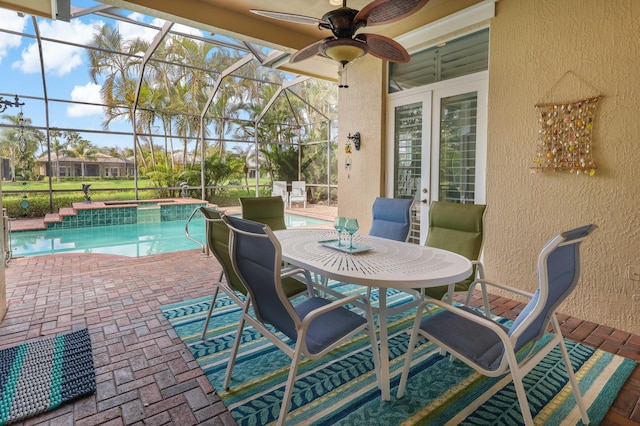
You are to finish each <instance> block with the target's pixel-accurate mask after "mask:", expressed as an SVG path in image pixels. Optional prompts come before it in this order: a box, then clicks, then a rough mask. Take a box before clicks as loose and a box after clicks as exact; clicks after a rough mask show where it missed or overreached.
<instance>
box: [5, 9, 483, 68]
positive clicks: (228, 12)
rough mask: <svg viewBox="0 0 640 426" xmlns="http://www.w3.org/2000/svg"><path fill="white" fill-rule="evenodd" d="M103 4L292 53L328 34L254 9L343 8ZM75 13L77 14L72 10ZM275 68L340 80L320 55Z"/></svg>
mask: <svg viewBox="0 0 640 426" xmlns="http://www.w3.org/2000/svg"><path fill="white" fill-rule="evenodd" d="M370 1H371V0H350V1H348V2H347V6H348V7H350V8H352V9H358V10H360V9H362V8H363V7H364V6H365V5H367V4H368V3H370ZM482 1H483V0H456V1H451V0H430V1H429V3H427V5H426V6H425V7H424V8H422V9H421V10H420V11H419V12H417V13H416V14H414V15H412V16H410V17H408V18H405V19H403V20H400V21H398V22H394V23H392V24H387V25H380V26H376V27H371V28H367V32H369V33H376V34H382V35H385V36H387V37H391V38H395V37H398V36H399V35H402V34H405V33H407V32H409V31H411V30H414V29H416V28H419V27H421V26H424V25H426V24H428V23H431V22H434V21H437V20H439V19H441V18H444V17H446V16H449V15H451V14H454V13H456V12H458V11H460V10H463V9H465V8H467V7H469V6H472V5H474V4H476V3H481V2H482ZM65 2H68V0H52V1H42V0H0V7H4V8H8V9H13V10H18V11H22V12H25V13H30V14H35V15H39V16H45V17H49V18H51V17H52V4H57V5H58V8H59V9H64V7H65V6H64V4H63V3H65ZM104 3H105V4H109V5H113V6H117V7H121V8H124V9H128V10H132V11H138V12H142V13H145V14H148V15H152V16H157V17H160V18H163V19H166V20H169V21H173V22H178V23H181V24H185V25H189V26H192V27H195V28H200V29H203V30H207V31H210V32H212V33H218V34H223V35H227V36H230V37H234V38H238V39H242V40H245V41H249V42H255V43H258V44H262V45H266V46H270V47H273V48H276V49H278V50H281V51H283V52H287V53H289V54H291V53H294V52H295V51H297V50H298V49H301V48H303V47H305V46H307V45H309V44H311V43H313V42H315V41H318V40H320V39H322V38H325V37H328V36H329V35H330V33H329V32H328V31H326V30H320V29H318V28H317V27H316V26H315V25H304V24H296V23H290V22H285V21H280V20H273V19H268V18H265V17H262V16H258V15H255V14H253V13H251V12H250V11H249V10H250V9H265V10H273V11H278V12H287V13H294V14H298V15H306V16H312V17H316V18H321V17H322V15H324V14H325V13H327V12H328V11H330V10H334V9H336V8H338V7H339V6H334V5H332V4H330V3H329V0H313V1H310V0H282V1H271V2H267V1H264V0H233V1H229V0H181V1H175V0H104ZM67 7H68V6H67ZM71 9H72V10H71V14H72V15H73V8H71ZM272 66H273V67H274V68H278V69H280V70H283V71H288V72H292V73H294V74H304V75H308V76H311V77H318V78H324V79H328V80H337V77H338V76H337V70H338V66H337V65H336V63H335V62H332V61H331V60H329V59H326V58H321V57H319V56H316V57H314V58H312V59H310V60H307V61H301V62H299V63H296V64H290V63H289V62H288V57H286V56H285V57H283V58H281V60H279V61H277V62H276V63H274V64H273V65H272Z"/></svg>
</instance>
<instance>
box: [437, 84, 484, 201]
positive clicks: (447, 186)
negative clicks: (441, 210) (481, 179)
mask: <svg viewBox="0 0 640 426" xmlns="http://www.w3.org/2000/svg"><path fill="white" fill-rule="evenodd" d="M477 106H478V96H477V93H476V92H472V93H465V94H462V95H456V96H450V97H447V98H442V99H441V104H440V111H441V113H440V162H439V164H440V170H439V172H440V176H439V177H440V179H439V181H440V186H439V197H438V199H439V200H444V201H454V202H459V203H469V204H473V203H474V201H475V174H476V118H477Z"/></svg>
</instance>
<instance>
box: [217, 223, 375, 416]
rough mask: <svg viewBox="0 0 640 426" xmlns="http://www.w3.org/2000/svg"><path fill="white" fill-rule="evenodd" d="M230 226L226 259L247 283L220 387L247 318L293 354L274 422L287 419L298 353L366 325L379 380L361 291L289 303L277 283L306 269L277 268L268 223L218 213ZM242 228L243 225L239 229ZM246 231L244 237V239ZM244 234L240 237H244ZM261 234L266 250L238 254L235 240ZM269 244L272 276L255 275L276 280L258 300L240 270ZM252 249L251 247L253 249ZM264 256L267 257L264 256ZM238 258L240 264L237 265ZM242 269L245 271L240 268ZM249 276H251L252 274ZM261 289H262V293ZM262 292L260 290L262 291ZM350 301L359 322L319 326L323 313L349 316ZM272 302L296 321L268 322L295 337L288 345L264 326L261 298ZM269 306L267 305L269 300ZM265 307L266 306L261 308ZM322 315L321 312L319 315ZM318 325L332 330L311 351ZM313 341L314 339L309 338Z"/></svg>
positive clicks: (334, 342) (326, 347)
mask: <svg viewBox="0 0 640 426" xmlns="http://www.w3.org/2000/svg"><path fill="white" fill-rule="evenodd" d="M222 219H223V220H224V221H225V223H226V224H227V226H228V227H229V229H230V231H231V239H230V244H231V253H232V256H231V259H232V263H233V265H234V269H235V270H236V273H237V274H238V276H239V277H240V278H241V279H242V281H243V282H244V284H245V287H246V288H247V302H246V303H245V305H244V308H243V312H242V317H241V319H240V324H239V326H238V332H237V335H236V337H235V341H234V344H233V348H232V350H231V354H230V357H229V363H228V366H227V372H226V376H225V380H224V388H225V389H227V390H228V389H229V383H230V381H231V376H232V372H233V366H234V364H235V360H236V357H237V354H238V349H239V346H240V339H241V336H242V331H243V329H244V325H245V322H246V323H249V324H250V325H251V326H253V327H254V328H255V329H256V330H258V331H259V332H260V333H261V334H262V335H264V336H265V337H266V338H267V339H269V340H270V341H271V342H272V343H273V344H274V345H275V346H276V347H278V348H279V349H280V350H282V351H283V352H284V353H285V354H286V355H288V356H289V357H290V358H291V359H292V364H291V368H290V369H289V374H288V377H287V382H286V385H285V390H284V396H283V400H282V404H281V407H280V414H279V418H278V422H277V424H278V425H284V422H285V420H286V417H287V414H288V411H289V407H290V404H291V396H292V393H293V387H294V383H295V380H296V376H297V371H298V367H299V364H300V362H301V359H302V356H304V357H307V358H310V359H318V358H320V357H322V356H324V355H325V354H327V353H328V352H330V351H332V350H333V349H335V348H337V347H338V346H340V345H341V344H342V343H344V342H345V341H346V340H348V339H349V338H351V337H352V336H353V335H354V334H356V333H359V332H361V331H364V330H366V331H367V334H368V336H369V339H370V341H371V348H372V354H373V363H374V368H375V371H376V377H377V380H378V384H379V383H380V377H379V372H380V358H379V353H378V346H377V340H376V331H375V330H376V329H375V324H374V322H373V315H372V311H371V305H370V303H369V301H368V300H367V299H366V298H365V297H363V296H362V295H353V296H349V297H345V298H341V299H337V300H335V301H331V300H328V299H324V298H321V297H309V298H308V299H306V300H304V301H302V302H300V303H298V304H296V306H294V305H293V304H292V303H291V301H290V300H289V299H288V298H287V297H286V295H285V294H284V292H283V291H282V286H280V285H277V284H278V283H279V282H280V280H281V278H282V277H286V276H290V275H292V274H296V273H304V274H305V276H306V277H307V280H308V282H309V283H311V277H310V274H309V272H308V271H304V270H302V269H299V268H286V269H284V270H282V267H281V265H282V248H281V246H280V243H279V242H278V240H277V238H276V237H275V236H274V234H273V232H272V231H271V229H270V228H269V226H268V225H264V224H259V223H256V222H252V221H247V220H244V219H239V218H233V217H228V216H223V218H222ZM243 228H244V229H243ZM256 230H261V233H258V232H255V231H256ZM246 237H249V238H248V239H246ZM243 238H245V239H244V240H243ZM263 239H266V240H268V241H269V244H270V245H269V250H261V251H260V253H259V255H258V253H257V252H256V253H255V254H253V253H251V254H247V251H245V250H242V253H240V254H239V250H238V248H237V246H238V244H239V241H244V244H247V245H248V244H249V241H250V240H253V241H251V245H252V246H254V247H255V245H256V241H257V240H263ZM271 247H272V248H273V266H272V268H269V269H272V271H273V277H272V279H264V280H260V283H259V285H260V286H265V285H269V284H274V285H275V293H276V295H277V300H276V301H274V300H269V301H266V300H260V299H258V298H256V293H255V291H254V285H256V284H257V283H253V282H250V281H249V280H248V279H247V276H251V275H252V274H253V273H255V271H246V270H244V271H243V269H242V268H243V266H241V265H244V263H243V262H244V261H246V259H247V258H248V257H249V256H252V255H253V256H254V257H253V258H260V259H262V260H264V259H265V256H271V253H265V251H270V250H271ZM254 250H255V249H254ZM242 256H246V257H244V258H243V257H242ZM266 261H267V262H269V259H268V258H267V260H266ZM240 264H241V265H240ZM245 273H247V274H245ZM252 279H255V277H254V278H252ZM263 294H264V293H263ZM263 297H264V296H263ZM354 302H358V303H359V306H363V310H364V312H365V315H364V318H361V320H362V321H359V323H358V324H359V325H357V326H356V325H354V326H353V327H350V328H349V329H348V330H342V332H339V333H338V332H336V331H335V330H334V329H337V327H332V326H331V325H326V326H320V327H319V323H318V322H319V321H320V322H322V321H323V319H324V320H325V322H326V320H330V321H331V324H335V320H336V317H335V316H334V315H338V318H339V316H340V315H343V314H347V315H349V316H352V317H353V316H354V315H357V314H354V313H351V312H350V311H349V310H348V309H347V308H346V307H345V306H346V305H348V304H353V303H354ZM265 303H266V304H272V303H275V304H276V305H278V304H280V308H282V307H284V311H283V312H286V315H288V318H285V319H284V322H283V323H287V322H288V321H289V320H291V321H292V322H293V324H294V325H295V331H293V332H292V330H289V332H288V333H287V331H286V330H282V329H279V327H278V326H277V325H276V324H273V323H271V325H272V326H273V327H274V328H276V329H279V331H282V332H283V333H284V334H289V335H288V337H289V339H291V340H293V341H294V343H295V347H294V348H291V347H290V346H289V345H288V344H287V343H286V342H285V341H284V340H283V339H282V338H280V337H278V335H276V334H275V333H274V332H272V331H270V330H269V328H267V327H266V326H265V324H266V323H267V322H266V321H265V319H264V318H263V317H262V316H261V312H266V311H264V309H265V305H264V304H265ZM269 306H271V305H269ZM250 308H253V309H252V311H253V315H250V314H249V310H250ZM266 309H269V308H266ZM323 316H324V318H323ZM319 330H322V333H333V334H332V335H331V336H330V338H329V339H327V340H330V342H324V341H323V342H322V343H321V344H319V343H317V342H316V346H319V348H318V347H316V348H315V349H316V351H311V350H310V349H309V342H308V341H307V339H308V337H310V333H311V337H315V338H317V337H318V331H319ZM311 341H313V340H311Z"/></svg>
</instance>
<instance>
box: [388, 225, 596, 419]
mask: <svg viewBox="0 0 640 426" xmlns="http://www.w3.org/2000/svg"><path fill="white" fill-rule="evenodd" d="M596 228H597V227H596V226H595V225H586V226H583V227H580V228H575V229H572V230H570V231H566V232H563V233H560V234H558V235H556V236H555V237H553V238H552V239H551V240H549V242H548V243H547V244H546V245H545V246H544V248H543V249H542V250H541V252H540V254H539V256H538V289H537V291H536V292H535V293H534V294H531V293H528V292H525V291H522V290H519V289H516V288H513V287H510V286H506V285H502V284H497V283H493V282H490V281H487V280H484V279H482V280H475V281H474V282H473V283H472V286H471V287H470V289H472V288H473V286H475V285H476V284H480V283H484V284H487V285H491V286H493V287H496V288H498V289H501V290H504V291H508V292H512V293H514V294H517V295H520V296H525V297H528V298H529V299H530V301H529V303H528V304H527V306H526V307H525V308H524V310H523V311H522V312H521V313H520V315H518V317H517V318H516V320H515V321H514V322H513V324H512V326H511V327H510V328H506V327H505V326H503V325H500V324H498V323H497V322H495V321H494V320H492V319H491V318H489V317H487V316H485V315H483V314H481V313H478V312H477V311H475V310H473V309H471V308H469V307H468V306H453V305H450V304H448V303H445V302H443V301H441V300H435V299H428V300H425V301H424V302H423V303H421V304H420V305H419V306H418V310H417V313H416V318H415V321H414V324H413V328H412V331H411V338H410V341H409V348H408V350H407V354H406V360H405V364H404V368H403V371H402V376H401V378H400V385H399V386H398V398H402V397H403V395H404V391H405V388H406V384H407V380H408V375H409V370H410V365H411V358H412V356H413V351H414V348H415V344H416V341H417V338H418V334H420V335H422V336H424V337H426V338H428V339H429V340H431V341H433V342H434V343H436V344H437V345H438V346H440V348H442V349H444V350H445V351H447V352H449V353H451V354H452V355H453V356H454V357H455V358H456V359H459V360H461V361H463V362H464V363H465V364H467V365H468V366H470V367H471V368H473V369H474V370H476V371H477V372H479V373H481V374H483V375H485V376H488V377H497V376H501V375H504V374H507V373H510V374H511V377H512V379H513V382H514V386H515V389H516V393H517V396H518V402H519V404H520V409H521V411H522V417H523V419H524V422H525V424H527V425H532V424H533V418H532V415H531V411H530V408H529V403H528V400H527V395H526V391H525V389H524V385H523V382H522V380H523V378H524V377H525V376H526V375H527V373H529V372H530V371H531V370H532V369H533V368H534V367H535V366H536V365H537V364H538V363H539V362H540V361H541V360H542V359H543V358H544V357H545V356H546V355H547V354H548V353H549V352H551V350H553V349H554V348H555V346H559V347H560V351H561V353H562V358H563V361H564V364H565V369H566V372H567V376H568V378H569V382H570V383H571V387H572V389H573V394H574V397H575V399H576V404H577V406H578V409H579V411H580V414H581V417H582V421H583V422H584V423H585V424H588V423H589V416H588V414H587V411H586V408H585V405H584V401H583V399H582V395H581V393H580V389H579V387H578V382H577V381H576V378H575V374H574V371H573V367H572V366H571V360H570V358H569V354H568V353H567V348H566V346H565V343H564V339H563V337H562V331H561V329H560V324H559V322H558V319H557V317H556V313H555V311H556V309H557V308H558V305H560V303H562V301H563V300H564V299H566V298H567V297H568V296H569V295H570V294H571V292H572V291H573V290H574V289H575V287H576V286H577V283H578V280H579V277H580V254H579V248H580V244H581V242H582V241H584V239H585V238H586V237H587V236H589V235H590V234H591V233H592V232H593V231H594V230H595V229H596ZM570 249H572V250H574V252H573V253H572V254H571V255H572V256H573V261H574V262H573V265H567V264H566V263H562V265H561V267H564V268H573V269H571V270H570V271H564V270H563V271H562V273H563V274H562V277H561V278H562V281H564V282H560V279H558V280H555V281H554V282H550V278H551V279H553V278H554V277H555V275H554V276H550V270H554V269H556V268H557V267H558V266H559V262H558V258H551V255H553V254H557V255H558V256H561V255H562V254H559V250H570ZM560 260H563V259H560ZM550 263H554V264H553V265H552V268H549V264H550ZM554 272H555V270H554ZM571 272H572V275H569V273H571ZM569 278H570V281H567V279H569ZM470 295H471V292H469V293H468V295H467V305H468V304H469V301H470ZM429 305H435V306H438V307H439V308H441V309H442V310H443V311H442V312H439V313H435V314H434V313H433V312H432V311H431V308H430V307H429V308H428V315H427V316H426V317H424V318H423V311H424V309H425V307H427V306H429ZM549 324H551V327H552V330H553V333H552V337H551V338H550V339H549V340H548V341H547V342H546V343H545V344H544V345H542V346H541V347H540V348H538V350H537V351H534V350H533V349H534V348H535V345H536V344H537V343H538V342H539V341H540V339H541V338H542V337H543V335H545V333H546V332H547V330H548V328H549ZM455 327H457V329H461V328H466V329H467V330H469V327H474V330H477V333H476V337H477V336H480V337H481V338H483V337H487V338H491V341H490V343H493V342H494V341H495V344H494V345H493V346H491V347H490V348H489V349H490V350H491V352H489V349H488V350H487V352H485V353H482V354H480V353H474V354H473V355H474V356H471V355H469V354H470V353H471V352H470V350H469V348H465V347H464V345H465V343H464V342H462V339H461V337H460V336H457V335H455V334H456V333H455V332H447V330H449V331H450V330H453V329H455ZM438 328H439V329H440V330H442V332H439V331H437V329H438ZM425 329H428V330H430V331H427V330H425ZM434 332H435V333H436V334H437V335H434ZM480 333H482V334H480ZM486 340H488V339H486ZM527 348H528V350H529V352H528V353H526V352H525V351H526V349H527ZM497 349H500V350H501V351H502V352H494V351H496V350H497ZM523 352H524V353H525V354H524V356H522V353H523ZM489 353H491V354H492V355H491V356H489V355H488V354H489ZM480 355H486V356H487V359H484V360H483V359H481V357H480ZM518 356H521V359H520V360H518ZM489 361H492V362H489ZM498 361H499V363H498Z"/></svg>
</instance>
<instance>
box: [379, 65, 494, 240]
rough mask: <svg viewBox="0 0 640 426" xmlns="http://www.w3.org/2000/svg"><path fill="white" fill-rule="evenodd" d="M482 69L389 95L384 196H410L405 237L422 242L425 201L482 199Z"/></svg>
mask: <svg viewBox="0 0 640 426" xmlns="http://www.w3.org/2000/svg"><path fill="white" fill-rule="evenodd" d="M487 82H488V80H487V73H486V72H481V73H477V74H473V75H469V76H465V77H461V78H458V79H452V80H447V81H444V82H440V83H435V84H432V85H429V86H424V87H420V88H417V89H413V90H411V91H406V92H400V93H397V94H392V95H389V98H388V104H387V111H388V120H387V124H388V125H387V128H388V135H387V163H386V177H385V181H386V191H387V194H388V195H387V196H392V197H394V198H413V199H414V200H415V203H414V212H413V224H412V231H411V234H410V237H409V240H410V241H412V242H415V243H420V244H424V241H425V240H426V236H427V231H428V227H427V226H420V224H421V223H422V224H426V223H428V222H427V221H428V215H429V203H430V202H431V201H435V200H446V201H454V202H460V203H484V202H485V172H486V140H487Z"/></svg>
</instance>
